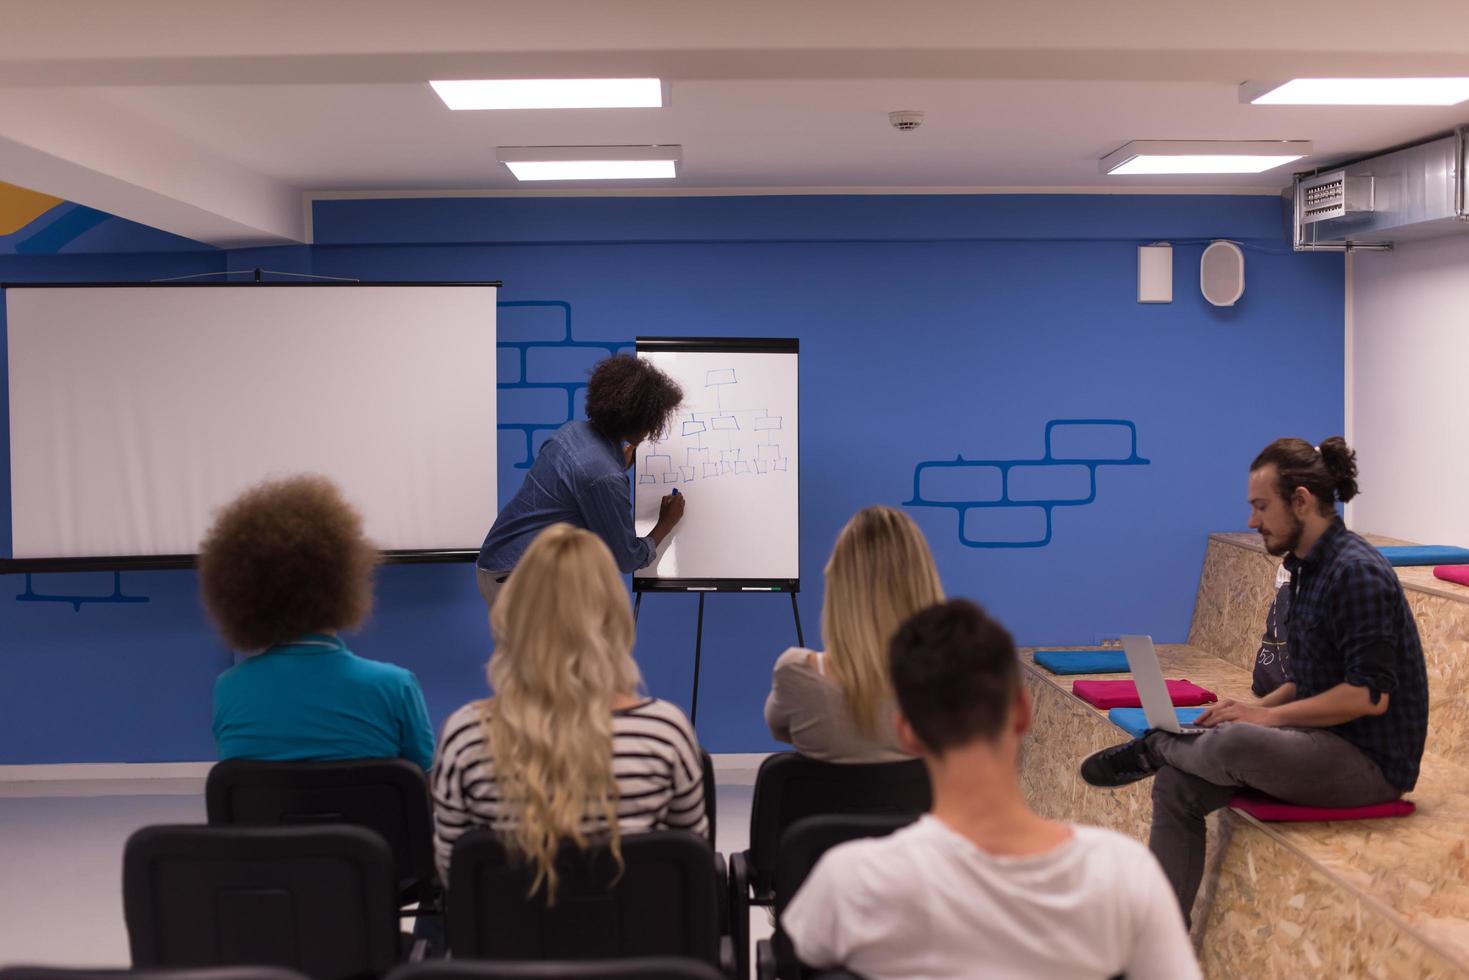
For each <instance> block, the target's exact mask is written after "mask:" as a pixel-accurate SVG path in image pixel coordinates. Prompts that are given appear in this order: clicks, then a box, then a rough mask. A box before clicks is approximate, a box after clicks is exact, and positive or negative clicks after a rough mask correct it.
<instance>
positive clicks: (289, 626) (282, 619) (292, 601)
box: [199, 475, 380, 651]
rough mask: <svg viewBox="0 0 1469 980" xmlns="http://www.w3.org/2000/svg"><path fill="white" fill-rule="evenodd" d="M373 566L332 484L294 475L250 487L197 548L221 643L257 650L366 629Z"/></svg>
mask: <svg viewBox="0 0 1469 980" xmlns="http://www.w3.org/2000/svg"><path fill="white" fill-rule="evenodd" d="M379 560H380V557H379V555H378V551H377V547H376V546H375V545H374V544H373V543H372V542H371V541H369V540H368V539H367V538H366V537H364V536H363V533H362V517H361V515H359V514H358V513H357V511H356V510H355V509H354V508H353V507H352V505H351V504H349V503H347V501H346V500H345V499H344V498H343V497H342V494H341V491H339V490H338V489H337V486H336V484H334V483H332V482H331V481H330V480H328V479H327V478H326V477H323V476H315V475H305V476H295V477H291V478H289V479H284V480H275V481H270V482H266V483H261V484H259V485H258V486H255V487H252V488H251V489H249V490H246V491H245V492H244V493H243V494H241V495H240V496H239V497H236V498H235V499H234V500H233V501H231V502H230V503H229V504H227V505H225V506H224V507H223V508H222V509H221V510H220V512H219V514H218V516H217V517H216V518H215V521H214V526H213V527H212V528H210V529H209V533H208V534H206V535H205V536H204V540H203V542H202V543H201V544H200V546H199V585H200V589H201V591H202V592H203V597H204V606H205V608H206V609H208V610H209V615H210V617H211V618H213V620H214V622H215V624H216V625H217V626H218V627H219V632H220V634H221V635H222V636H223V637H224V639H225V641H226V642H227V643H229V645H230V646H231V647H232V648H234V649H236V650H242V651H255V650H263V649H265V648H267V647H270V646H273V645H275V644H277V643H285V642H287V641H290V640H294V639H297V638H299V637H301V636H303V635H305V634H307V633H313V632H321V631H323V630H337V629H348V628H350V627H353V626H356V625H357V624H358V623H360V622H362V620H364V619H365V618H367V614H368V613H369V612H370V611H371V610H372V576H373V570H374V569H375V568H376V567H377V564H378V562H379Z"/></svg>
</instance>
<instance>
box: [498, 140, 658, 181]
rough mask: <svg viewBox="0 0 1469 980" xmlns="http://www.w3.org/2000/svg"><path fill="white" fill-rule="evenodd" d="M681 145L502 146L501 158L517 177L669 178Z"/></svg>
mask: <svg viewBox="0 0 1469 980" xmlns="http://www.w3.org/2000/svg"><path fill="white" fill-rule="evenodd" d="M682 155H683V148H682V147H679V146H502V147H500V149H499V151H498V156H499V160H500V162H501V163H503V164H504V165H505V166H506V167H507V168H508V169H509V170H510V172H511V173H512V174H514V175H515V179H516V180H521V181H536V180H668V179H672V178H674V177H677V176H678V161H679V159H680V158H681V157H682Z"/></svg>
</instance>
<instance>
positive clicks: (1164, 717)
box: [1122, 636, 1210, 735]
mask: <svg viewBox="0 0 1469 980" xmlns="http://www.w3.org/2000/svg"><path fill="white" fill-rule="evenodd" d="M1122 652H1123V653H1125V654H1126V655H1127V666H1128V669H1130V670H1131V671H1132V682H1133V684H1135V685H1137V696H1138V700H1140V701H1142V703H1143V716H1144V717H1146V718H1147V719H1148V727H1149V728H1156V729H1158V730H1159V731H1163V732H1172V733H1174V734H1175V735H1202V734H1203V733H1204V732H1207V731H1209V730H1210V729H1208V728H1205V727H1204V726H1203V725H1180V724H1179V723H1178V714H1177V713H1176V712H1175V711H1174V710H1173V699H1172V698H1170V697H1169V696H1168V685H1167V684H1165V683H1164V682H1163V668H1162V667H1160V666H1159V665H1158V651H1157V650H1155V649H1153V638H1152V637H1151V636H1124V637H1123V638H1122Z"/></svg>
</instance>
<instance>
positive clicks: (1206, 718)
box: [1198, 684, 1389, 728]
mask: <svg viewBox="0 0 1469 980" xmlns="http://www.w3.org/2000/svg"><path fill="white" fill-rule="evenodd" d="M1288 686H1289V687H1290V688H1291V692H1290V693H1291V694H1292V695H1294V694H1295V685H1294V684H1291V685H1288ZM1278 693H1279V691H1278V690H1277V691H1275V692H1273V693H1272V694H1271V695H1270V697H1272V698H1273V697H1275V695H1276V694H1278ZM1388 700H1389V698H1388V695H1386V694H1379V695H1378V698H1377V702H1376V703H1375V704H1374V703H1373V701H1372V692H1371V691H1370V690H1368V689H1367V688H1365V687H1359V686H1357V685H1356V684H1338V685H1336V687H1333V688H1329V689H1328V690H1325V691H1322V692H1321V693H1320V694H1317V695H1314V696H1312V697H1309V698H1302V699H1301V700H1299V701H1294V700H1291V701H1285V702H1283V703H1280V704H1266V703H1265V700H1263V699H1262V700H1260V701H1257V702H1255V703H1254V704H1244V703H1241V702H1238V701H1221V702H1219V703H1218V704H1216V705H1214V706H1213V707H1212V708H1210V709H1209V710H1208V711H1206V712H1205V713H1204V714H1202V715H1200V716H1199V721H1198V724H1200V725H1205V726H1209V725H1218V724H1220V723H1221V722H1226V721H1245V722H1249V723H1250V724H1252V725H1265V726H1266V727H1269V728H1282V727H1291V728H1330V727H1332V726H1333V725H1345V724H1346V723H1347V722H1349V721H1356V720H1357V719H1358V718H1365V717H1366V716H1368V715H1380V714H1382V713H1383V712H1384V711H1386V710H1387V703H1388Z"/></svg>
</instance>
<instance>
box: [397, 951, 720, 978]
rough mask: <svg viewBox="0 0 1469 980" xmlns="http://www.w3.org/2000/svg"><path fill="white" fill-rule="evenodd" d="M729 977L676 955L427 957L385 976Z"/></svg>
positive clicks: (705, 964)
mask: <svg viewBox="0 0 1469 980" xmlns="http://www.w3.org/2000/svg"><path fill="white" fill-rule="evenodd" d="M552 978H556V980H729V978H728V977H726V976H725V975H724V974H723V973H720V972H719V971H718V970H716V969H715V968H714V967H712V966H710V965H709V964H708V963H700V962H699V961H698V960H690V959H683V958H679V957H665V956H658V957H636V958H634V959H627V960H578V961H574V962H573V961H570V960H548V961H545V962H540V963H524V962H515V961H511V960H507V961H504V962H495V961H494V960H429V961H427V962H424V963H410V964H408V965H406V966H400V967H398V969H396V970H394V971H393V972H392V973H390V974H388V977H387V980H552Z"/></svg>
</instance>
